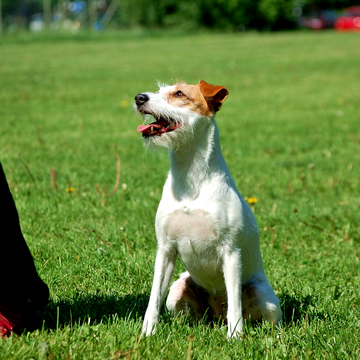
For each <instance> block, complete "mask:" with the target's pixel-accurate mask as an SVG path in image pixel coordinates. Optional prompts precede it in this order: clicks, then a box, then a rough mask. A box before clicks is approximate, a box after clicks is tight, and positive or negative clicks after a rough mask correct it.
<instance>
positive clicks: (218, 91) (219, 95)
mask: <svg viewBox="0 0 360 360" xmlns="http://www.w3.org/2000/svg"><path fill="white" fill-rule="evenodd" d="M198 86H199V88H200V91H201V93H202V95H203V96H204V98H205V100H206V102H207V103H208V106H209V108H210V109H211V110H212V111H213V112H216V111H219V109H220V106H221V105H222V103H223V102H224V101H225V100H226V98H227V97H228V95H229V91H228V90H227V88H226V87H224V86H218V85H211V84H208V83H207V82H205V81H204V80H200V81H199V84H198Z"/></svg>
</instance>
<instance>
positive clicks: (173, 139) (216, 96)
mask: <svg viewBox="0 0 360 360" xmlns="http://www.w3.org/2000/svg"><path fill="white" fill-rule="evenodd" d="M227 96H228V90H227V89H226V88H225V87H223V86H215V85H210V84H208V83H206V82H205V81H203V80H201V81H200V82H199V83H198V84H197V85H187V84H185V83H177V84H174V85H171V86H160V88H159V91H157V92H156V93H150V92H147V93H141V94H138V95H136V96H135V103H134V108H135V110H136V111H138V112H139V113H140V114H142V115H143V117H144V120H146V118H147V116H149V115H150V116H151V117H153V118H154V119H155V121H154V122H152V123H150V124H148V125H140V126H139V127H138V128H137V130H138V131H139V132H141V133H142V136H143V138H144V139H145V140H146V142H147V143H149V142H150V143H154V144H156V145H161V146H165V147H174V146H177V145H179V144H181V143H183V142H184V141H186V138H188V137H189V136H191V135H192V134H193V132H194V130H195V128H198V127H201V126H202V125H203V126H205V125H206V124H209V122H211V121H213V118H214V114H215V113H216V112H217V111H218V110H219V109H220V106H221V104H222V103H223V102H224V101H225V99H226V98H227Z"/></svg>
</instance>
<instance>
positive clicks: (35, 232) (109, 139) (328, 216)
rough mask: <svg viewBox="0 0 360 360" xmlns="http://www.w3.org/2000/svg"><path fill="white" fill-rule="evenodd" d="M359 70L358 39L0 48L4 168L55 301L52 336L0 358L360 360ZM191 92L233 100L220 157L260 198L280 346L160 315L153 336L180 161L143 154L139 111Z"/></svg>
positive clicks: (12, 345) (17, 41)
mask: <svg viewBox="0 0 360 360" xmlns="http://www.w3.org/2000/svg"><path fill="white" fill-rule="evenodd" d="M359 59H360V47H359V34H356V33H348V34H343V33H335V32H332V31H324V32H298V33H295V32H294V33H290V32H289V33H275V34H256V33H249V34H241V35H239V34H237V35H235V34H223V35H211V34H203V35H196V36H157V37H150V36H136V35H129V36H128V37H127V36H125V35H121V34H118V35H116V34H108V35H106V34H103V35H101V36H95V35H93V36H89V37H87V36H76V35H74V36H73V37H72V36H70V35H69V36H63V37H56V36H54V37H48V38H44V37H14V38H12V39H9V38H6V39H4V40H3V41H2V42H0V160H1V162H2V164H3V167H4V170H5V173H6V174H7V179H8V181H9V184H10V187H11V190H12V193H13V196H14V199H15V201H16V204H17V207H18V211H19V215H20V218H21V225H22V229H23V232H24V235H25V238H26V240H27V242H28V244H29V247H30V249H31V251H32V254H33V256H34V258H35V263H36V266H37V268H38V270H39V273H40V275H41V277H42V278H43V279H44V281H45V282H46V283H47V284H48V285H49V287H50V291H51V298H50V302H49V305H48V306H47V308H46V309H45V311H44V325H43V329H42V330H39V331H36V332H34V333H31V334H23V335H21V336H19V337H18V336H12V337H11V338H9V339H5V340H1V339H0V359H121V358H126V359H237V358H243V359H247V358H257V359H265V358H266V359H308V358H309V359H358V358H360V340H359V339H360V336H359V328H360V310H359V306H360V277H359V274H360V262H359V257H360V111H359V109H360V66H359ZM178 79H182V80H185V81H186V82H188V83H197V82H198V80H199V79H204V80H205V81H207V82H210V83H213V84H217V85H224V86H226V87H227V88H228V89H229V93H230V95H229V98H228V99H227V100H226V102H225V103H224V105H223V107H222V109H221V111H220V112H219V113H218V115H217V122H218V125H219V128H220V136H221V142H222V148H223V154H224V156H225V159H226V161H227V163H228V166H229V168H230V171H231V173H232V175H233V177H234V180H235V183H236V185H237V187H238V189H239V190H240V192H241V193H242V195H243V196H244V197H256V198H257V199H258V202H257V203H256V204H255V205H254V212H255V216H256V219H257V222H258V226H259V229H260V236H261V248H262V254H263V260H264V264H265V270H266V273H267V276H268V278H269V281H270V283H271V284H272V286H273V288H274V290H275V292H276V293H277V295H278V296H279V298H280V300H281V304H282V308H283V312H284V324H283V329H282V335H281V336H280V337H277V331H275V330H274V329H272V328H271V327H270V326H269V325H267V324H263V325H259V326H252V325H247V326H246V328H245V332H244V336H243V339H242V341H236V340H231V341H227V340H226V328H224V327H222V326H219V325H217V326H210V325H206V324H197V325H194V326H191V324H189V323H188V321H187V320H186V319H181V318H179V319H173V318H172V317H171V316H169V315H168V314H167V313H166V312H165V311H164V312H163V315H162V317H161V321H160V324H159V326H158V331H157V333H156V335H155V336H153V337H149V338H140V331H141V325H142V317H143V315H144V312H145V309H146V306H147V301H148V298H149V293H150V288H151V283H152V274H153V265H154V258H155V254H156V238H155V232H154V217H155V212H156V209H157V205H158V202H159V200H160V197H161V191H162V186H163V184H164V181H165V178H166V175H167V171H168V167H169V160H168V157H167V153H166V152H165V151H163V150H159V151H157V152H154V153H152V152H149V151H146V149H144V147H143V144H142V141H141V137H140V135H139V134H138V133H137V132H136V127H137V126H138V125H139V124H140V123H141V120H140V118H139V117H138V116H136V115H135V114H134V113H133V111H132V101H133V98H134V96H135V95H136V94H137V93H139V92H142V91H154V90H156V82H157V81H158V80H159V81H161V82H165V83H173V82H174V81H176V80H178ZM117 155H119V157H120V159H121V173H120V183H119V187H118V188H117V191H116V192H115V193H114V194H113V195H112V196H110V195H111V193H112V191H113V189H114V187H115V182H116V177H117ZM51 169H54V170H52V173H53V174H54V171H55V172H56V177H55V176H54V175H53V176H52V181H51ZM67 189H68V191H70V190H69V189H71V190H73V191H70V192H68V191H66V190H67ZM0 201H1V200H0ZM6 271H10V269H6ZM6 271H4V270H3V271H2V273H3V274H4V273H6ZM181 271H183V267H182V265H181V264H180V263H178V266H177V269H176V271H175V276H177V275H178V273H180V272H181ZM2 276H3V275H2Z"/></svg>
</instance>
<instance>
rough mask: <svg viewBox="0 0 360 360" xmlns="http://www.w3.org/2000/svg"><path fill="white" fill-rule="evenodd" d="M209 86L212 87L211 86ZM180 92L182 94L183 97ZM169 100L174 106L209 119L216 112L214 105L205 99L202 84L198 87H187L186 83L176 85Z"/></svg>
mask: <svg viewBox="0 0 360 360" xmlns="http://www.w3.org/2000/svg"><path fill="white" fill-rule="evenodd" d="M208 85H209V86H212V85H210V84H208ZM224 89H225V88H224ZM226 91H227V90H226ZM179 92H181V93H182V95H181V94H180V93H179ZM167 100H168V102H169V104H171V105H173V106H177V107H187V108H189V109H190V110H191V111H194V112H197V113H198V114H200V115H201V116H207V117H208V116H211V115H212V114H213V113H214V112H215V111H216V110H215V107H214V106H213V104H212V103H211V102H208V101H207V100H206V99H205V97H204V95H203V92H202V89H201V87H200V83H199V84H198V85H187V84H185V83H178V84H175V88H174V89H173V90H172V91H171V93H169V94H168V98H167ZM224 100H225V99H224ZM224 100H223V101H224ZM219 107H220V106H219Z"/></svg>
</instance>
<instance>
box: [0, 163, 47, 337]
mask: <svg viewBox="0 0 360 360" xmlns="http://www.w3.org/2000/svg"><path fill="white" fill-rule="evenodd" d="M0 267H1V274H0V336H1V334H2V333H3V334H4V335H6V334H7V333H9V331H11V330H13V328H15V326H16V328H15V330H16V329H18V330H20V331H21V330H22V329H23V328H27V329H28V330H32V329H33V328H36V327H37V326H38V325H39V323H38V322H39V318H38V315H37V312H38V311H39V310H41V309H43V308H44V307H45V305H46V304H47V301H48V298H49V289H48V287H47V285H46V284H45V283H44V282H43V281H42V280H41V279H40V277H39V275H38V274H37V271H36V268H35V264H34V260H33V258H32V256H31V253H30V250H29V248H28V246H27V244H26V242H25V239H24V237H23V235H22V232H21V228H20V223H19V216H18V213H17V210H16V207H15V203H14V200H13V198H12V195H11V192H10V189H9V186H8V184H7V181H6V178H5V174H4V171H3V169H2V166H1V163H0ZM2 323H3V325H2ZM7 324H8V325H10V328H9V326H8V325H7ZM6 329H8V331H6Z"/></svg>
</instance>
